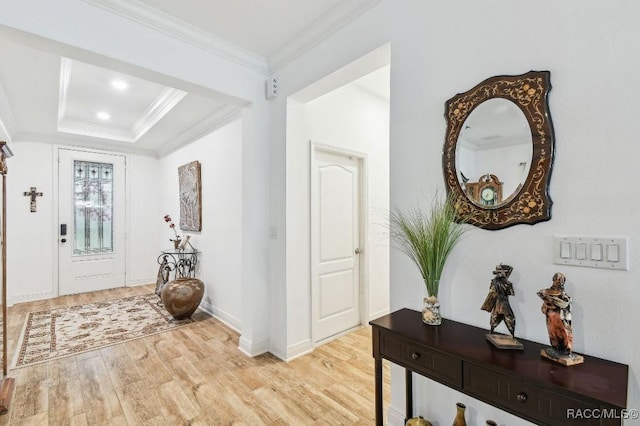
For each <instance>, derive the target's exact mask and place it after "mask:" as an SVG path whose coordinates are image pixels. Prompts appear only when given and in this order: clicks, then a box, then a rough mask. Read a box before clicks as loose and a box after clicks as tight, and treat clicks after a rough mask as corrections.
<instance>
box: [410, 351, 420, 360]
mask: <svg viewBox="0 0 640 426" xmlns="http://www.w3.org/2000/svg"><path fill="white" fill-rule="evenodd" d="M418 358H420V352H414V353H412V354H411V359H412V360H414V361H415V360H416V359H418Z"/></svg>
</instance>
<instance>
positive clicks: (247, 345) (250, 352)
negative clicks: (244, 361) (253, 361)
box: [238, 336, 269, 358]
mask: <svg viewBox="0 0 640 426" xmlns="http://www.w3.org/2000/svg"><path fill="white" fill-rule="evenodd" d="M238 349H239V350H240V352H242V353H244V354H245V355H247V356H250V357H252V358H253V357H254V356H258V355H262V354H265V353H267V352H269V341H268V340H267V341H264V342H258V343H255V344H254V343H251V342H250V341H249V340H247V339H245V338H244V337H242V336H240V342H239V343H238Z"/></svg>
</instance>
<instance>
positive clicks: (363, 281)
mask: <svg viewBox="0 0 640 426" xmlns="http://www.w3.org/2000/svg"><path fill="white" fill-rule="evenodd" d="M316 152H324V153H330V154H337V155H342V156H345V157H351V158H353V159H356V160H358V163H359V167H358V168H359V170H360V173H359V176H358V198H359V199H358V209H359V212H358V219H359V228H360V229H359V230H358V231H359V237H360V241H359V246H360V249H361V250H362V252H361V254H360V256H359V257H358V262H359V281H360V289H359V304H360V325H358V326H356V327H354V328H358V327H362V325H364V324H367V322H368V318H369V247H368V240H369V238H368V235H369V234H368V232H369V224H368V206H369V204H368V185H367V182H368V170H367V167H368V156H367V154H366V153H364V152H359V151H354V150H350V149H347V148H342V147H339V146H334V145H329V144H326V143H323V142H319V141H314V140H310V141H309V156H310V158H309V163H310V170H309V185H310V186H309V195H310V198H309V206H310V224H311V228H310V238H309V242H310V247H309V249H310V250H309V252H310V258H309V260H310V277H309V283H310V288H309V291H310V295H311V297H310V298H309V303H310V305H311V306H310V307H309V308H310V309H309V313H310V318H311V321H310V325H311V330H310V331H311V333H310V334H311V346H312V348H315V347H317V346H320V345H322V344H324V343H327V342H329V341H331V340H333V339H336V338H338V337H340V336H341V335H344V334H346V333H348V332H349V331H352V330H353V328H352V329H349V330H344V331H343V332H342V333H339V334H336V335H334V336H331V337H328V338H326V339H323V340H320V341H318V340H317V337H316V336H317V330H316V329H317V324H316V323H315V322H314V320H313V319H314V318H315V317H316V315H315V314H316V313H317V312H316V309H317V308H316V303H315V301H314V300H313V295H314V291H313V289H314V288H315V287H316V286H318V268H317V265H318V260H319V256H320V254H319V253H318V240H319V234H318V231H317V229H318V228H317V226H316V225H317V224H318V220H319V218H318V213H319V212H318V205H317V201H318V198H319V194H318V193H317V183H318V182H317V177H316V174H315V173H314V172H315V170H316V166H317V160H316Z"/></svg>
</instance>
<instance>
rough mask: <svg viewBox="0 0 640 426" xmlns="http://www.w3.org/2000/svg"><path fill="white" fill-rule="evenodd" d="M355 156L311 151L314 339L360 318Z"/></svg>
mask: <svg viewBox="0 0 640 426" xmlns="http://www.w3.org/2000/svg"><path fill="white" fill-rule="evenodd" d="M359 163H360V160H359V159H357V158H354V157H352V156H348V155H342V154H340V153H333V152H325V151H321V150H317V149H316V151H315V161H314V164H315V166H314V170H313V171H312V172H313V173H314V176H313V177H312V197H313V202H312V227H313V228H314V229H313V230H312V245H313V247H312V258H313V260H312V261H313V262H314V265H313V268H312V270H313V271H314V272H313V274H314V276H313V277H312V300H313V302H312V303H313V308H312V317H313V321H314V340H315V342H319V341H321V340H324V339H326V338H329V337H331V336H335V335H337V334H339V333H341V332H343V331H346V330H349V329H351V328H353V327H356V326H358V325H359V324H360V322H361V320H360V251H361V250H360V195H359V192H360V190H359V183H360V181H361V179H360V164H359Z"/></svg>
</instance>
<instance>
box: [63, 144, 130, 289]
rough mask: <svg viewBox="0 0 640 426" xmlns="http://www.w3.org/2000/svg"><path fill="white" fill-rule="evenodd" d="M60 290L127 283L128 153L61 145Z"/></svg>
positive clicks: (107, 286) (106, 286)
mask: <svg viewBox="0 0 640 426" xmlns="http://www.w3.org/2000/svg"><path fill="white" fill-rule="evenodd" d="M58 185H59V190H58V218H59V219H58V220H59V226H58V293H59V294H60V295H65V294H74V293H82V292H87V291H94V290H104V289H108V288H115V287H123V286H124V285H125V157H124V156H122V155H115V154H114V155H111V154H99V153H94V152H85V151H78V150H72V149H63V148H60V149H59V150H58Z"/></svg>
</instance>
